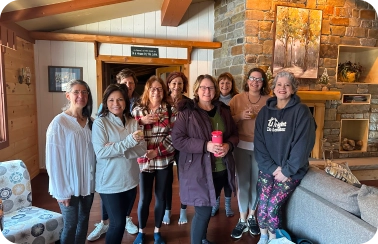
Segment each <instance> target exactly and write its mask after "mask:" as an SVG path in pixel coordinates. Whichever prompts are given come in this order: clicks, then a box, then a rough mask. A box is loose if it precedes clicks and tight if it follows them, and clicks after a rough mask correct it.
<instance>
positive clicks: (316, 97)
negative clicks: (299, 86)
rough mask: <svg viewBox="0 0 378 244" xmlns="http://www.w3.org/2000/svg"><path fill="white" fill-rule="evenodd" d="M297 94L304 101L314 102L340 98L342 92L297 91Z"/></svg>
mask: <svg viewBox="0 0 378 244" xmlns="http://www.w3.org/2000/svg"><path fill="white" fill-rule="evenodd" d="M297 95H298V96H299V97H300V98H301V100H302V102H314V101H323V102H325V101H326V100H340V99H341V93H340V92H339V91H297Z"/></svg>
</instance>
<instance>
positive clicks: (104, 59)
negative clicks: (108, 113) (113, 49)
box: [96, 55, 191, 107]
mask: <svg viewBox="0 0 378 244" xmlns="http://www.w3.org/2000/svg"><path fill="white" fill-rule="evenodd" d="M190 61H191V60H190V59H189V58H188V59H172V58H144V57H129V56H112V55H98V56H97V57H96V74H97V107H98V106H99V105H100V103H101V101H102V90H103V88H104V87H103V79H104V69H103V67H104V64H106V63H113V64H142V65H163V66H178V65H179V66H182V67H183V70H182V72H183V73H184V74H185V76H186V77H188V79H189V65H190Z"/></svg>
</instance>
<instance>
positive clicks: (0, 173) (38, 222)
mask: <svg viewBox="0 0 378 244" xmlns="http://www.w3.org/2000/svg"><path fill="white" fill-rule="evenodd" d="M31 190H32V189H31V184H30V176H29V172H28V169H27V168H26V165H25V164H24V162H22V161H21V160H12V161H7V162H0V197H1V199H2V202H3V203H2V204H3V212H4V226H3V230H2V233H3V235H4V237H5V238H7V239H8V240H9V241H11V242H14V243H39V244H43V243H53V242H55V241H58V240H59V237H60V233H61V231H62V229H63V216H62V215H61V214H60V213H56V212H52V211H49V210H46V209H42V208H38V207H35V206H32V192H31Z"/></svg>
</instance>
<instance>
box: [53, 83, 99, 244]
mask: <svg viewBox="0 0 378 244" xmlns="http://www.w3.org/2000/svg"><path fill="white" fill-rule="evenodd" d="M66 98H67V100H68V103H67V105H66V106H65V107H64V108H63V112H62V113H60V114H58V115H57V116H55V118H54V119H53V120H52V121H51V123H50V125H49V127H48V128H47V132H46V168H47V173H48V174H49V177H50V182H49V192H50V194H51V195H52V196H53V198H55V199H57V201H58V204H59V207H60V210H61V212H62V215H63V222H64V226H63V231H62V234H61V237H60V242H61V243H62V244H69V243H78V244H79V243H82V244H84V243H85V237H86V235H87V231H88V220H89V213H90V210H91V207H92V202H93V194H94V190H95V181H94V173H95V163H96V156H95V152H94V150H93V145H92V124H93V122H92V119H91V114H92V103H93V102H92V95H91V92H90V89H89V86H88V84H87V83H86V82H84V81H82V80H72V81H71V82H70V83H69V85H68V89H67V91H66Z"/></svg>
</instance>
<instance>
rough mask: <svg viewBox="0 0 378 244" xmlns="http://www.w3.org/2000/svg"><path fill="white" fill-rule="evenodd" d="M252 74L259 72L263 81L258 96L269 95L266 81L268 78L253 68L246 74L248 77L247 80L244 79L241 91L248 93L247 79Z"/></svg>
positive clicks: (261, 71) (262, 72)
mask: <svg viewBox="0 0 378 244" xmlns="http://www.w3.org/2000/svg"><path fill="white" fill-rule="evenodd" d="M252 72H259V73H260V74H261V77H262V79H263V85H262V87H261V89H260V94H261V95H268V94H270V87H269V83H268V82H269V81H268V78H267V76H266V74H265V72H264V70H262V69H260V68H253V69H251V70H250V71H249V72H248V76H247V78H246V79H245V81H244V84H243V90H244V91H246V92H248V91H249V86H248V79H249V76H250V75H251V74H252Z"/></svg>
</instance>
